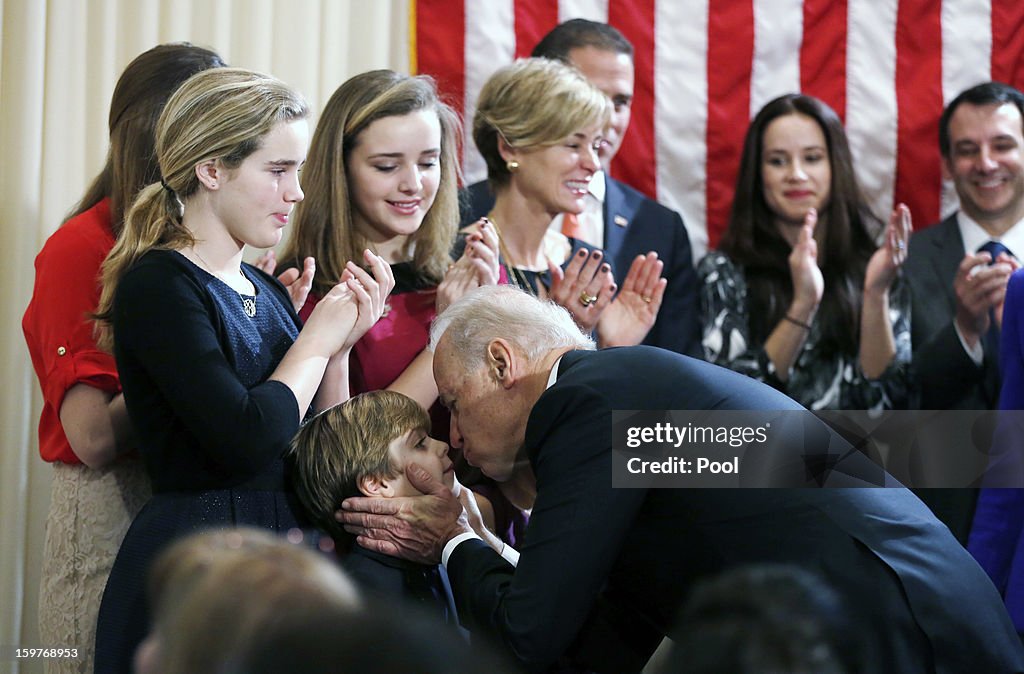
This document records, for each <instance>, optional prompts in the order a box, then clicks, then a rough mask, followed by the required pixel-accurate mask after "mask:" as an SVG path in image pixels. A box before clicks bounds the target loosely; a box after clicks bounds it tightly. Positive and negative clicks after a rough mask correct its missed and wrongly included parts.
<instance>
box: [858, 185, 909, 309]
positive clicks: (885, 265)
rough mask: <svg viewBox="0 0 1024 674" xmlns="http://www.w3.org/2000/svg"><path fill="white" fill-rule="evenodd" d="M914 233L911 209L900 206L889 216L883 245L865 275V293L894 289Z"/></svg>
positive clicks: (903, 205)
mask: <svg viewBox="0 0 1024 674" xmlns="http://www.w3.org/2000/svg"><path fill="white" fill-rule="evenodd" d="M912 231H913V225H912V224H911V221H910V209H909V208H907V206H906V204H899V205H898V206H897V207H896V208H895V209H894V210H893V212H892V214H891V215H890V216H889V224H888V225H887V226H886V228H885V235H884V240H883V241H882V245H881V246H879V247H878V250H876V251H875V253H874V254H873V255H872V256H871V259H870V260H869V261H868V266H867V270H866V271H865V273H864V292H865V293H874V294H881V293H885V292H888V290H889V288H891V287H892V284H893V281H895V280H896V276H897V275H898V274H899V270H900V268H901V267H902V266H903V262H904V261H905V260H906V259H907V246H908V245H909V243H910V233H911V232H912Z"/></svg>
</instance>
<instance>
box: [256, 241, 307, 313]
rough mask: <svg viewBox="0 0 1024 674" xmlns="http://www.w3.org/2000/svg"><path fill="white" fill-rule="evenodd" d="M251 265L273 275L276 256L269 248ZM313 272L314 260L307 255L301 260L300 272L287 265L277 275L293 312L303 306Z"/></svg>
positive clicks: (275, 267)
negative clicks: (286, 291) (293, 309)
mask: <svg viewBox="0 0 1024 674" xmlns="http://www.w3.org/2000/svg"><path fill="white" fill-rule="evenodd" d="M253 266H254V267H256V268H257V269H259V270H260V271H262V272H264V273H266V274H269V275H271V276H273V274H274V271H275V270H276V269H277V256H276V255H275V254H274V249H273V248H270V249H268V250H267V251H266V252H265V253H263V255H260V256H259V257H258V258H256V261H255V262H253ZM315 273H316V261H315V260H314V259H313V258H311V257H307V258H306V259H305V260H303V265H302V271H301V272H300V271H299V270H298V269H296V268H295V267H289V268H288V269H285V270H284V271H283V272H281V274H280V275H279V276H278V277H277V280H278V281H280V282H281V285H283V286H284V287H285V288H286V289H287V290H288V295H289V297H291V300H292V306H293V307H294V308H295V313H298V312H299V311H300V310H301V309H302V307H303V306H305V304H306V298H307V297H309V291H310V290H312V289H313V276H314V274H315Z"/></svg>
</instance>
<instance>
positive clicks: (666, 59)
mask: <svg viewBox="0 0 1024 674" xmlns="http://www.w3.org/2000/svg"><path fill="white" fill-rule="evenodd" d="M654 24H655V25H654V28H655V40H654V43H655V52H654V78H655V85H654V90H655V92H656V96H657V99H656V100H655V108H654V137H655V142H656V147H655V157H656V166H657V181H658V200H659V201H660V202H662V203H663V204H665V205H666V206H668V207H669V208H672V209H675V210H677V211H679V212H680V213H681V214H682V216H683V220H684V221H685V222H686V228H687V230H688V232H689V234H690V245H691V246H692V247H693V256H694V258H693V259H694V261H695V262H696V261H697V260H699V259H700V258H701V257H703V255H704V252H705V251H706V250H707V247H708V232H707V213H706V210H705V209H706V201H705V196H706V193H705V185H706V183H707V177H706V175H705V173H706V168H705V162H706V161H707V148H706V147H705V145H704V142H705V138H706V134H707V122H708V119H707V111H708V83H707V72H708V61H707V45H708V6H707V3H694V6H687V4H686V3H676V2H659V3H657V4H656V5H655V16H654Z"/></svg>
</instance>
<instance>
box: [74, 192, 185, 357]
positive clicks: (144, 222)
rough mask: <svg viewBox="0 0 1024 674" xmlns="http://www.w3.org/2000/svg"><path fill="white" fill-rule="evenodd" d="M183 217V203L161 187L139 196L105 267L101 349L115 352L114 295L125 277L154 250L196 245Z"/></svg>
mask: <svg viewBox="0 0 1024 674" xmlns="http://www.w3.org/2000/svg"><path fill="white" fill-rule="evenodd" d="M181 216H182V206H181V202H180V201H178V198H177V197H176V196H175V195H174V193H173V192H171V190H170V189H169V188H165V187H164V185H162V184H161V183H153V184H152V185H147V186H146V187H144V188H143V189H142V191H141V192H139V195H138V197H136V199H135V203H134V204H132V207H131V210H129V211H128V215H127V216H126V217H125V222H124V230H123V231H122V232H121V237H120V238H119V239H118V240H117V243H116V244H114V247H113V248H112V249H111V251H110V253H108V254H107V259H106V260H104V261H103V266H102V267H101V272H102V278H101V282H102V284H103V292H102V293H101V294H100V303H99V306H98V307H97V309H96V313H95V315H94V318H95V320H96V342H97V344H98V345H99V347H100V348H101V349H104V350H106V351H113V349H114V332H113V326H112V324H111V322H112V320H113V309H114V295H115V294H116V293H117V285H118V283H119V282H120V281H121V277H122V276H124V273H125V272H126V271H128V269H129V268H131V266H132V265H133V264H135V262H136V261H137V260H138V259H139V258H141V257H142V256H143V255H145V254H146V253H147V252H148V251H150V250H157V249H165V250H177V249H179V248H185V247H187V246H191V245H192V244H193V243H195V239H194V238H193V237H192V234H191V232H189V231H188V229H187V228H186V227H185V225H184V224H182V220H181Z"/></svg>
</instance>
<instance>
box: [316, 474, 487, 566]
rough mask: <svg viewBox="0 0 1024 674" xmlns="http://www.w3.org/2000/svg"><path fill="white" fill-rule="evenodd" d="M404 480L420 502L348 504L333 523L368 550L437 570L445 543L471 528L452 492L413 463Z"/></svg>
mask: <svg viewBox="0 0 1024 674" xmlns="http://www.w3.org/2000/svg"><path fill="white" fill-rule="evenodd" d="M405 475H406V477H407V478H408V479H409V482H410V483H411V484H412V486H413V487H415V488H416V489H418V490H420V491H421V492H423V496H401V497H397V498H369V497H353V498H348V499H345V501H344V502H343V503H342V504H341V510H338V511H336V512H335V515H334V516H335V519H337V520H338V521H339V522H341V523H342V524H344V525H345V530H346V531H348V532H349V533H351V534H354V535H356V536H357V538H356V542H357V543H358V544H359V545H361V546H363V547H364V548H367V549H368V550H375V551H377V552H381V553H384V554H386V555H391V556H393V557H402V558H404V559H409V560H412V561H414V562H419V563H421V564H437V563H438V562H439V561H440V560H441V551H442V550H444V546H445V543H447V542H448V541H449V540H451V539H452V538H455V537H456V536H458V535H459V534H462V533H468V532H471V531H472V528H471V527H470V526H469V522H468V520H467V519H466V513H465V510H464V509H463V507H462V503H460V502H459V499H457V498H456V497H455V495H454V494H452V490H451V489H449V488H448V487H446V486H445V485H444V484H443V483H441V482H439V481H437V480H435V479H434V478H433V476H431V475H430V473H428V472H427V471H425V470H423V468H421V467H419V466H417V465H416V464H415V463H410V464H408V465H407V466H406V467H405Z"/></svg>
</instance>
